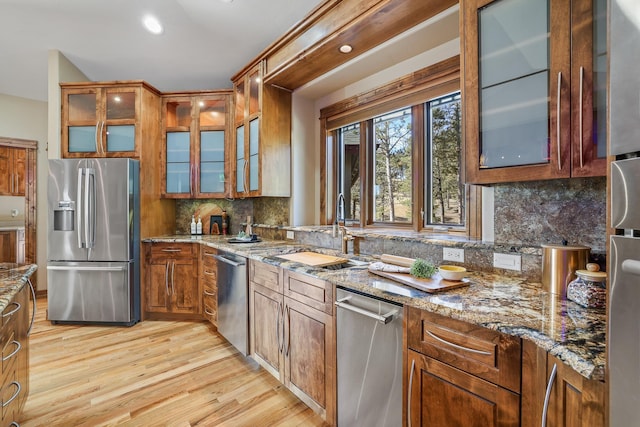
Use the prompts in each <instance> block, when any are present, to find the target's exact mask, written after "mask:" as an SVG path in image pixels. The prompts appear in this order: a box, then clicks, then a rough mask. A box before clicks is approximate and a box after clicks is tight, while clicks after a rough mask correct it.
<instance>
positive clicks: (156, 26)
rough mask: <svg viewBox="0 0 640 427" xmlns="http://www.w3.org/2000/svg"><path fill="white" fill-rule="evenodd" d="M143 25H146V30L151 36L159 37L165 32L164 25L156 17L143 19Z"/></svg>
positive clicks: (147, 16)
mask: <svg viewBox="0 0 640 427" xmlns="http://www.w3.org/2000/svg"><path fill="white" fill-rule="evenodd" d="M142 24H144V28H146V29H147V31H149V32H150V33H151V34H155V35H159V34H162V32H163V31H164V29H163V28H162V24H161V23H160V21H158V18H156V17H155V16H151V15H146V16H145V17H144V18H142Z"/></svg>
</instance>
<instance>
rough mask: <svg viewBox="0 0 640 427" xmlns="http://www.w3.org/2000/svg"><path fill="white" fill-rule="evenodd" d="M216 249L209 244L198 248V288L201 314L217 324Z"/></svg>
mask: <svg viewBox="0 0 640 427" xmlns="http://www.w3.org/2000/svg"><path fill="white" fill-rule="evenodd" d="M217 254H218V251H217V250H216V249H214V248H211V247H209V246H202V247H201V248H200V288H201V289H202V314H203V315H204V317H205V318H206V319H207V320H208V321H209V322H210V323H211V324H212V325H213V326H216V327H217V326H218V266H217V264H216V259H215V256H216V255H217Z"/></svg>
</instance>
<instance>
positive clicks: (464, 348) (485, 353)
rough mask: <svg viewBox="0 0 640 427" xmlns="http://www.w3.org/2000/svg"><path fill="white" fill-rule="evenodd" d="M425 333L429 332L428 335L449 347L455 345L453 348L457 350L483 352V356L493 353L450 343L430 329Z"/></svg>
mask: <svg viewBox="0 0 640 427" xmlns="http://www.w3.org/2000/svg"><path fill="white" fill-rule="evenodd" d="M427 334H429V336H430V337H431V338H433V339H434V340H437V341H440V342H441V343H443V344H446V345H450V346H451V347H455V348H457V349H459V350H463V351H468V352H471V353H476V354H483V355H485V356H491V355H492V354H493V353H491V352H490V351H483V350H476V349H475V348H469V347H465V346H462V345H458V344H454V343H452V342H450V341H447V340H445V339H442V338H440V337H439V336H436V335H434V334H433V333H432V332H431V331H427Z"/></svg>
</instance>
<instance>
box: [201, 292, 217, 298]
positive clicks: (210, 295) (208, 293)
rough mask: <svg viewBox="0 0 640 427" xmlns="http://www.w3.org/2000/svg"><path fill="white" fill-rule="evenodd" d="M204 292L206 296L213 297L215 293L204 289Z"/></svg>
mask: <svg viewBox="0 0 640 427" xmlns="http://www.w3.org/2000/svg"><path fill="white" fill-rule="evenodd" d="M204 294H205V295H206V296H208V297H215V296H216V294H214V293H213V292H207V291H204Z"/></svg>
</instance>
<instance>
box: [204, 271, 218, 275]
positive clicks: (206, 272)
mask: <svg viewBox="0 0 640 427" xmlns="http://www.w3.org/2000/svg"><path fill="white" fill-rule="evenodd" d="M204 274H206V275H207V276H213V277H215V276H216V273H212V272H211V271H206V270H205V272H204Z"/></svg>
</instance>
